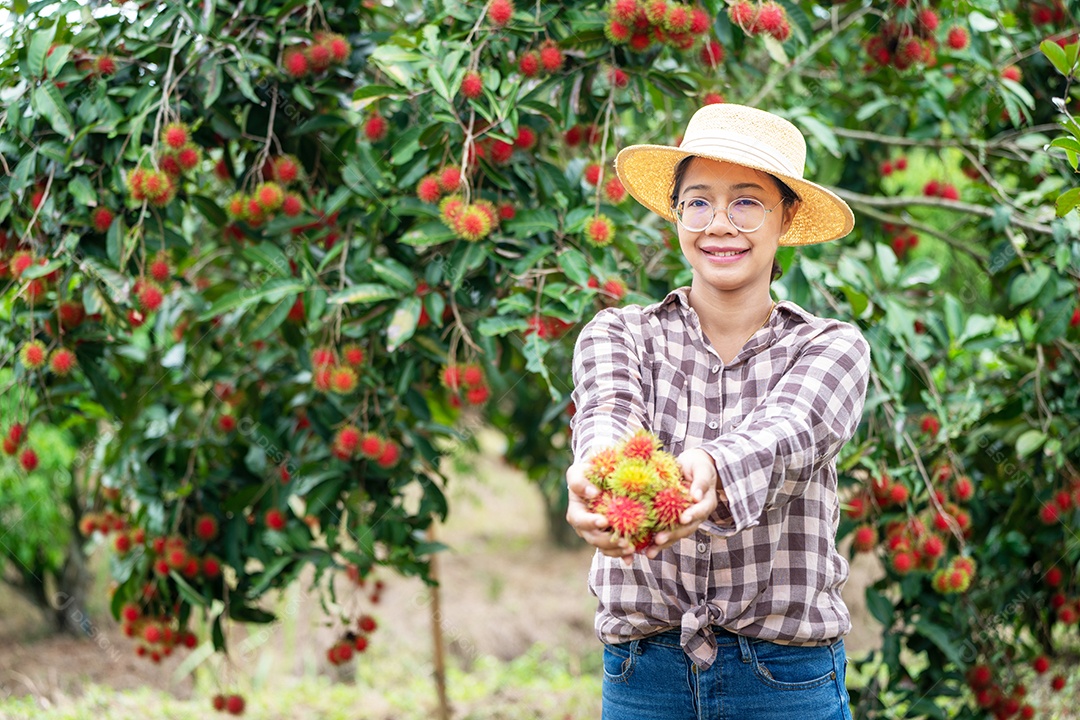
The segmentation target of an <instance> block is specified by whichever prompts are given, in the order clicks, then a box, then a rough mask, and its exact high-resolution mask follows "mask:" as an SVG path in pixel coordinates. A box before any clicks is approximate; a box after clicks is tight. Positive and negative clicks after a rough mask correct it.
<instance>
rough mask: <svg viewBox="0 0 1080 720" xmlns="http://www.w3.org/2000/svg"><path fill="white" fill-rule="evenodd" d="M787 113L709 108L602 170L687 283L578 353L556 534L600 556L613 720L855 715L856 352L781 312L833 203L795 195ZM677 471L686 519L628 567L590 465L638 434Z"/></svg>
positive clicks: (795, 148) (793, 310)
mask: <svg viewBox="0 0 1080 720" xmlns="http://www.w3.org/2000/svg"><path fill="white" fill-rule="evenodd" d="M805 156H806V143H805V141H804V140H803V137H802V135H801V134H800V133H799V131H798V129H797V128H795V126H793V125H792V124H791V123H789V122H787V121H786V120H783V119H782V118H780V117H778V116H776V115H773V114H771V113H767V112H764V111H760V110H756V109H753V108H748V107H743V106H738V105H730V104H720V105H708V106H706V107H704V108H702V109H700V110H699V111H698V112H697V113H695V114H694V116H693V118H691V120H690V123H689V124H688V126H687V129H686V133H685V135H684V140H683V142H682V144H681V145H680V146H679V147H666V146H655V145H637V146H632V147H628V148H625V149H624V150H623V151H622V152H620V153H619V155H618V157H617V158H616V161H615V165H616V170H617V172H618V175H619V178H620V179H621V180H622V182H623V184H624V185H625V186H626V188H627V190H629V192H630V194H631V195H633V196H634V197H635V198H636V199H637V200H638V201H639V202H641V203H642V204H643V205H645V206H646V207H648V208H649V209H651V210H653V211H654V212H656V213H658V214H659V215H661V216H662V217H664V218H665V219H667V220H669V221H672V222H674V223H675V225H676V228H677V231H678V235H679V245H680V247H681V249H682V252H683V254H684V255H685V256H686V258H687V260H688V261H689V263H690V266H691V268H692V269H693V280H692V282H691V284H690V285H689V286H688V287H681V288H677V289H675V290H673V291H671V292H670V293H669V294H668V295H667V297H666V298H664V300H662V301H661V302H659V303H656V304H653V305H650V306H648V307H644V308H642V307H640V306H637V305H633V306H628V307H623V308H609V309H605V310H603V311H601V312H600V313H598V314H597V315H596V317H595V318H593V320H592V321H590V322H589V323H588V324H587V325H586V326H585V328H584V329H583V330H582V332H581V335H580V336H579V338H578V340H577V344H576V346H575V349H574V368H573V373H574V390H573V394H572V398H573V401H574V404H575V406H576V408H577V410H576V413H575V415H574V417H573V420H572V422H571V428H572V435H573V450H574V458H575V463H574V465H572V466H571V468H570V469H569V470H568V471H567V482H568V486H569V490H570V508H569V510H568V512H567V521H568V522H569V523H570V524H571V525H572V526H573V527H574V529H575V530H576V531H577V533H578V534H579V535H581V537H583V538H584V539H585V540H587V541H588V542H589V543H591V544H592V545H594V546H596V548H597V553H596V555H595V557H594V560H593V564H592V569H591V572H590V576H589V587H590V590H591V591H592V592H593V594H595V595H596V596H597V599H598V601H599V605H598V609H597V615H596V632H597V635H598V636H599V638H600V639H601V640H602V641H603V642H604V643H605V649H604V685H603V705H604V718H605V720H623V719H629V718H636V719H639V720H640V719H642V718H649V719H651V720H660V719H665V720H666V719H667V718H672V719H675V718H678V719H679V720H682V719H684V718H685V719H690V718H729V717H730V718H736V717H738V718H754V719H755V720H760V719H761V718H785V719H790V718H796V719H797V720H813V719H815V718H850V717H851V714H850V710H849V708H848V702H849V697H848V694H847V690H846V689H845V687H844V678H845V672H844V671H845V667H846V658H845V655H844V644H843V639H842V637H843V635H845V634H846V633H847V632H848V631H849V630H850V628H851V620H850V615H849V613H848V610H847V608H846V606H845V605H844V602H843V600H842V599H841V596H840V591H841V588H842V587H843V585H844V582H845V581H846V580H847V575H848V565H847V562H846V561H845V560H844V558H843V557H841V556H840V554H839V553H838V552H837V550H836V543H835V538H836V528H837V523H838V521H839V517H840V513H839V503H838V499H837V494H836V456H837V454H838V453H839V451H840V449H841V447H842V446H843V445H844V443H846V442H847V441H848V440H849V439H850V438H851V436H852V435H853V434H854V432H855V429H856V427H857V426H858V423H859V420H860V417H861V414H862V408H863V403H864V401H865V396H866V385H867V379H868V373H869V365H870V356H869V346H868V345H867V343H866V341H865V340H864V339H863V337H862V335H861V334H860V333H859V332H858V330H857V329H855V328H854V327H853V326H851V325H849V324H847V323H843V322H840V321H837V320H832V319H827V318H819V317H816V316H814V315H811V314H810V313H808V312H806V311H805V310H803V309H802V308H800V307H799V306H798V305H796V304H795V303H792V302H788V301H785V302H780V303H776V302H773V300H772V298H771V296H770V291H769V284H770V282H771V281H772V280H773V279H774V278H775V277H778V276H779V267H778V266H777V265H776V262H775V254H776V249H777V247H778V246H780V245H805V244H809V243H817V242H825V241H829V240H835V239H837V238H840V237H843V236H844V235H846V234H847V233H848V232H850V231H851V228H852V226H853V222H854V219H853V216H852V214H851V210H850V208H848V206H847V205H846V204H845V203H844V201H843V200H841V199H840V198H838V197H837V196H836V195H834V194H833V193H831V192H829V191H828V190H826V189H825V188H823V187H821V186H819V185H816V184H814V183H812V182H809V181H807V180H805V179H803V177H802V176H803V166H804V161H805ZM638 427H644V428H647V429H649V430H652V431H653V432H655V433H656V434H657V435H658V436H659V438H660V441H661V442H662V443H663V446H664V449H665V450H667V451H669V452H671V453H673V454H675V455H676V456H677V457H678V459H679V464H680V465H681V467H682V469H683V473H684V477H685V479H686V481H687V482H688V483H689V484H690V488H691V490H690V492H691V497H692V499H693V500H694V504H693V505H692V506H691V507H690V508H688V509H687V510H686V512H685V513H684V514H683V516H682V518H681V520H682V525H681V527H680V528H679V529H678V530H677V531H672V532H667V533H660V534H658V535H657V536H656V538H655V540H654V543H653V545H651V546H649V547H648V548H647V549H645V551H644V553H642V554H635V553H634V550H633V548H632V547H630V546H629V543H628V542H627V541H625V540H623V541H613V540H612V535H611V532H610V531H609V530H607V521H606V519H605V518H604V517H603V516H601V515H596V514H592V513H590V512H588V510H587V509H586V507H585V500H586V498H589V497H592V496H594V495H595V494H596V492H597V490H596V488H595V487H593V486H591V485H590V484H589V483H588V482H586V481H585V479H584V473H583V467H584V465H585V463H586V461H587V459H588V457H589V455H590V453H591V452H592V451H594V450H596V449H599V448H601V447H605V446H609V445H612V444H614V443H616V442H617V441H619V440H621V439H622V438H623V437H624V436H625V435H626V434H627V433H628V432H630V431H631V430H633V429H635V428H638Z"/></svg>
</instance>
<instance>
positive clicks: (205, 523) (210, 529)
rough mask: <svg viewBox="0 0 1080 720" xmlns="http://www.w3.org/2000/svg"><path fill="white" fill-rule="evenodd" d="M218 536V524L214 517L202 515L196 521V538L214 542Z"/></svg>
mask: <svg viewBox="0 0 1080 720" xmlns="http://www.w3.org/2000/svg"><path fill="white" fill-rule="evenodd" d="M217 534H218V522H217V519H216V518H215V517H214V516H213V515H200V516H199V518H198V519H197V520H196V521H195V536H196V537H197V538H199V539H200V540H213V539H214V538H215V537H217Z"/></svg>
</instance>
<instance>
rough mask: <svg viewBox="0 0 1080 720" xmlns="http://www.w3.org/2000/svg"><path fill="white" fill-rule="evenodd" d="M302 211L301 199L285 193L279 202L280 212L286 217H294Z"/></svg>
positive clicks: (292, 193) (302, 202)
mask: <svg viewBox="0 0 1080 720" xmlns="http://www.w3.org/2000/svg"><path fill="white" fill-rule="evenodd" d="M303 211H304V201H303V199H302V198H301V197H300V196H299V195H298V194H297V193H294V192H291V193H286V194H285V199H284V200H282V201H281V212H283V213H284V214H285V216H286V217H296V216H297V215H299V214H300V213H302V212H303Z"/></svg>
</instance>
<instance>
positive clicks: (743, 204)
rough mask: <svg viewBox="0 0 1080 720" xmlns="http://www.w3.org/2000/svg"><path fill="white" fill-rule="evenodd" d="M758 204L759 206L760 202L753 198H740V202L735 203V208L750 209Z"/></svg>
mask: <svg viewBox="0 0 1080 720" xmlns="http://www.w3.org/2000/svg"><path fill="white" fill-rule="evenodd" d="M757 204H758V201H757V200H755V199H753V198H739V199H738V200H736V201H735V207H737V208H748V207H753V206H754V205H757Z"/></svg>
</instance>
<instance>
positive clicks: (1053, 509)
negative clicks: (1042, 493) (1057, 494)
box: [1039, 503, 1060, 525]
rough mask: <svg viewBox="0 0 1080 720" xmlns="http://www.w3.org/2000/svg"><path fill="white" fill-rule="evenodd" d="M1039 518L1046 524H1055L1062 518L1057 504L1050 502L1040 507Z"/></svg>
mask: <svg viewBox="0 0 1080 720" xmlns="http://www.w3.org/2000/svg"><path fill="white" fill-rule="evenodd" d="M1039 519H1040V520H1042V522H1043V524H1045V525H1053V524H1055V523H1056V522H1057V521H1058V520H1059V519H1060V511H1059V510H1058V507H1057V505H1055V504H1053V503H1048V504H1046V505H1043V506H1042V508H1040V509H1039Z"/></svg>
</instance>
